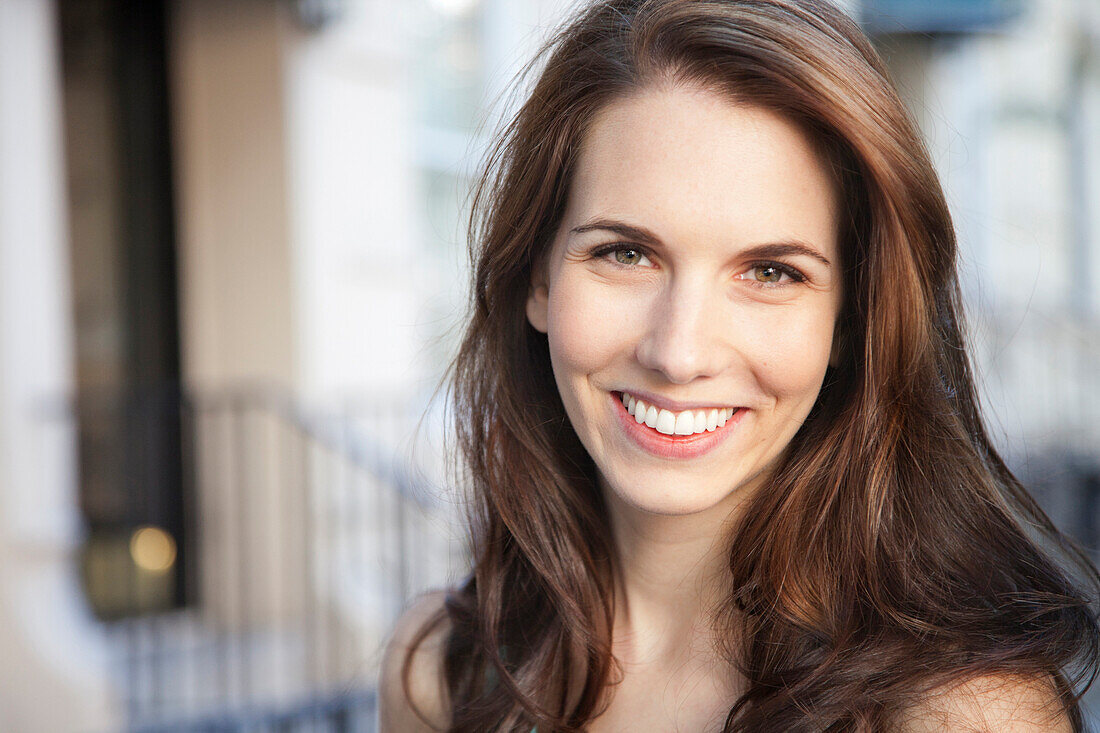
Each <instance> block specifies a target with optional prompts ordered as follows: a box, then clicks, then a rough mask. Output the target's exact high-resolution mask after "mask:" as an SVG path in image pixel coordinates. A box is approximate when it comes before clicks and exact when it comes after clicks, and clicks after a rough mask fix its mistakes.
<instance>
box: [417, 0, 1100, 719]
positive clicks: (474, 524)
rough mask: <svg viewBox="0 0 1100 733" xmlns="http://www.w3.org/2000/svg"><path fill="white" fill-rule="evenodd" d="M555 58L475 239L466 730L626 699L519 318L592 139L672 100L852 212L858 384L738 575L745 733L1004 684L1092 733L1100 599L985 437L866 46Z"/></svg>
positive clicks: (792, 7) (852, 331)
mask: <svg viewBox="0 0 1100 733" xmlns="http://www.w3.org/2000/svg"><path fill="white" fill-rule="evenodd" d="M541 58H545V66H544V67H543V69H542V71H541V74H540V75H539V77H538V80H537V83H536V84H535V85H534V87H533V90H532V91H531V93H530V96H529V98H528V99H527V100H526V102H525V104H523V106H522V107H521V108H520V109H519V111H518V113H517V114H516V115H515V117H514V118H513V119H512V120H511V122H510V123H509V124H508V126H507V127H506V129H505V130H504V132H503V134H502V135H501V136H500V137H499V138H498V143H497V145H496V147H495V148H494V149H493V151H492V153H491V155H490V158H489V160H488V163H487V168H486V172H485V174H484V176H483V178H482V179H481V181H480V184H479V186H478V187H477V189H476V193H475V197H474V211H473V215H472V217H471V237H470V240H471V242H472V243H473V248H474V250H473V252H472V257H473V265H474V283H473V304H472V307H473V312H472V315H471V319H470V321H469V325H468V330H467V331H466V333H465V338H464V340H463V342H462V345H461V348H460V351H459V354H458V356H457V358H456V361H455V363H454V367H453V375H452V377H453V381H452V390H453V393H452V396H453V398H454V405H455V409H456V418H457V421H456V422H457V433H456V437H457V440H458V447H459V448H460V451H461V454H462V456H463V458H464V462H463V463H464V468H465V472H466V476H465V479H466V480H467V483H468V486H469V489H470V491H471V492H472V497H471V503H470V516H469V523H470V532H471V536H470V541H471V551H472V557H473V569H472V573H471V575H470V576H469V578H468V579H467V580H466V581H465V582H464V583H463V584H462V585H461V586H460V587H458V588H456V589H454V590H452V591H451V592H450V593H449V594H448V597H447V600H446V603H445V610H444V612H443V614H442V615H441V616H440V617H439V618H437V619H436V621H437V622H438V621H440V620H442V618H443V616H445V617H446V618H447V620H448V621H449V631H448V632H447V634H448V635H447V639H446V652H445V655H444V674H445V678H446V679H445V681H446V687H447V689H448V691H449V704H450V716H451V730H453V731H471V732H472V731H489V730H499V731H521V732H522V733H527V731H530V730H531V728H532V726H534V725H537V726H538V727H539V729H540V730H555V731H559V730H560V731H575V730H580V729H581V728H582V727H583V726H584V725H585V723H586V722H588V721H591V720H592V719H593V718H594V717H595V716H596V715H598V714H599V712H600V710H601V709H602V708H601V706H602V705H603V704H604V702H605V700H606V692H607V689H608V687H609V686H611V685H613V684H614V682H615V680H616V679H617V675H618V674H619V670H618V668H617V666H616V664H615V661H614V658H613V656H612V653H611V638H610V636H611V619H612V618H613V615H612V614H613V604H614V598H613V594H612V573H613V567H614V564H615V556H614V548H613V546H612V543H611V539H610V537H611V532H610V526H609V522H608V517H607V513H606V511H605V507H604V505H603V500H602V498H601V494H600V491H599V489H598V488H597V484H596V470H595V467H594V465H593V462H592V459H591V458H590V457H589V456H588V455H587V453H586V452H585V450H584V448H583V447H582V446H581V444H580V442H579V440H578V438H577V436H576V434H575V433H574V432H573V430H572V428H571V426H570V424H569V421H568V419H567V417H566V414H565V410H564V407H563V405H562V402H561V399H560V397H559V395H558V392H557V389H556V387H555V383H554V379H553V374H552V371H551V366H550V358H549V351H548V345H547V340H546V336H545V335H544V334H541V333H539V332H537V331H536V330H534V329H533V328H532V327H531V326H530V325H529V324H528V323H527V320H526V317H525V301H526V298H527V295H528V291H529V288H530V283H531V275H532V268H533V267H535V266H536V264H537V263H538V262H539V261H540V258H542V257H544V256H545V253H546V251H547V249H548V247H549V245H550V242H551V241H552V239H553V237H554V234H555V231H556V228H557V226H558V224H559V221H560V219H561V216H562V214H563V209H564V205H565V201H566V196H567V193H568V187H569V183H570V178H571V174H572V171H573V168H574V166H575V162H576V159H577V154H578V149H579V147H580V144H581V141H582V139H583V138H584V135H585V131H586V128H587V126H588V125H589V124H590V123H591V120H592V119H593V117H594V115H595V113H596V112H597V111H598V110H600V109H601V108H602V107H604V106H605V105H607V104H608V103H610V102H611V101H613V100H615V99H618V98H622V97H624V96H626V95H629V94H632V93H636V92H638V91H639V90H641V89H644V88H646V87H647V85H649V84H652V83H654V82H656V81H667V80H672V81H682V82H685V83H694V84H701V85H704V86H705V88H707V89H711V90H714V91H716V92H719V93H721V94H723V95H725V96H726V97H727V98H728V99H729V100H731V101H732V102H734V103H740V104H747V105H753V106H756V107H760V108H764V109H767V110H770V111H772V112H775V113H777V114H779V115H781V116H782V117H784V118H785V119H788V120H790V121H792V122H794V123H795V124H797V125H799V126H800V127H801V128H802V129H803V130H804V131H805V132H806V133H807V134H808V135H809V136H810V137H811V139H813V140H814V141H815V142H816V144H817V145H818V147H819V149H820V150H821V152H822V154H823V156H824V157H825V158H826V159H827V160H828V161H829V162H830V163H831V164H832V167H833V169H834V170H835V171H836V174H837V176H836V177H837V180H838V186H839V187H840V190H841V194H842V195H841V199H842V202H843V205H844V212H843V214H844V220H845V226H844V231H843V232H842V239H841V251H842V259H843V261H844V263H845V275H844V277H845V282H844V292H845V293H846V296H845V297H846V300H845V303H844V304H843V307H842V313H841V320H840V328H841V337H842V345H843V348H842V350H841V356H840V362H839V364H838V365H837V366H836V367H835V368H831V369H830V371H829V372H828V374H827V375H826V379H825V383H824V385H823V386H822V389H821V392H820V394H819V396H818V400H817V403H816V404H815V406H814V408H813V410H812V411H811V413H810V415H809V417H808V418H807V420H806V421H805V423H804V425H803V426H802V428H801V429H800V431H799V432H798V434H797V435H796V436H795V438H794V439H793V441H792V443H791V445H790V446H789V449H788V450H787V451H785V453H784V454H783V457H782V459H781V462H780V464H779V465H778V467H777V469H776V471H775V473H774V475H773V477H772V480H771V481H770V483H769V485H767V486H765V487H762V489H761V490H760V491H759V492H757V493H756V494H755V495H754V496H753V497H752V499H751V501H752V506H751V507H750V509H749V510H747V511H745V512H744V514H743V519H742V520H741V522H740V524H739V525H738V526H737V528H736V537H737V542H736V543H735V547H736V549H731V550H730V552H729V571H730V576H729V581H730V585H729V587H730V589H731V590H730V594H729V597H728V602H727V603H726V604H725V606H724V610H723V619H724V621H725V622H726V623H725V626H724V628H727V629H728V631H729V634H728V636H727V638H728V639H729V642H728V644H726V646H727V647H728V648H726V649H725V651H726V653H727V654H728V657H729V659H730V661H731V662H732V663H733V664H736V665H737V668H738V669H740V670H741V671H742V672H743V674H744V675H745V677H746V679H747V689H745V691H744V693H743V694H742V695H741V696H740V697H739V698H738V699H736V700H730V711H729V715H728V717H727V719H726V722H725V730H726V731H759V730H783V731H822V730H827V731H870V730H882V729H884V728H888V727H891V726H892V725H894V724H895V723H896V722H897V721H896V716H897V715H898V713H899V711H901V710H903V709H905V708H906V707H907V706H908V705H910V704H911V703H912V702H913V700H914V699H919V696H920V695H922V694H925V693H928V692H930V691H932V690H934V689H937V688H940V687H941V686H944V685H947V684H950V683H953V682H963V681H966V680H968V679H970V678H975V677H978V676H982V675H987V674H1005V673H1008V674H1012V675H1024V676H1032V675H1034V676H1044V677H1046V678H1049V679H1052V680H1054V683H1055V686H1056V688H1057V690H1058V692H1059V695H1060V700H1061V703H1062V705H1063V706H1064V709H1065V711H1066V712H1067V714H1068V715H1069V717H1070V720H1071V722H1072V723H1073V724H1074V725H1075V727H1076V728H1077V729H1080V728H1081V727H1082V717H1081V713H1080V710H1079V705H1078V696H1079V694H1080V692H1081V691H1082V689H1083V688H1087V686H1088V684H1090V683H1091V681H1092V678H1093V677H1095V676H1096V670H1097V665H1098V655H1100V649H1098V644H1100V641H1098V639H1100V635H1098V623H1097V616H1096V612H1095V609H1094V607H1093V606H1092V605H1090V603H1091V601H1090V598H1091V594H1094V593H1095V592H1096V590H1097V589H1098V588H1100V576H1098V574H1097V571H1096V569H1095V567H1093V566H1092V565H1091V563H1090V562H1089V560H1088V558H1087V556H1086V555H1085V554H1084V553H1083V552H1081V551H1080V550H1079V549H1078V548H1077V547H1076V546H1075V545H1074V544H1073V543H1072V542H1070V541H1069V540H1068V539H1066V538H1065V537H1063V536H1062V535H1061V534H1060V533H1059V532H1058V530H1057V529H1056V528H1055V527H1054V526H1053V525H1052V523H1051V522H1050V520H1049V519H1048V518H1047V517H1046V516H1045V515H1044V513H1043V512H1042V511H1041V510H1040V508H1039V507H1038V506H1037V505H1036V504H1035V502H1034V501H1033V500H1032V499H1031V497H1030V496H1029V495H1028V493H1027V492H1026V490H1025V489H1024V488H1023V487H1022V486H1021V485H1020V483H1019V482H1018V481H1017V480H1016V478H1015V477H1014V476H1013V475H1012V474H1011V472H1010V471H1009V470H1008V469H1007V468H1006V466H1005V463H1004V462H1003V461H1002V459H1001V458H1000V456H999V455H998V454H997V452H996V450H995V449H994V448H993V446H992V445H991V442H990V440H989V438H988V436H987V433H986V430H985V428H984V427H983V424H982V420H981V417H980V414H979V408H978V402H977V397H976V394H975V389H974V385H973V381H972V378H971V372H970V367H969V365H968V360H967V355H966V351H965V348H964V338H963V333H962V325H961V322H960V319H961V311H962V308H961V299H960V293H959V286H958V282H957V277H956V269H955V258H956V242H955V235H954V231H953V227H952V224H951V219H950V215H949V213H948V209H947V205H946V203H945V201H944V197H943V193H942V191H941V188H940V185H939V182H938V180H937V177H936V174H935V172H934V170H933V167H932V164H931V162H930V160H929V156H928V154H927V152H926V151H925V149H924V147H923V145H922V143H921V140H920V138H919V136H918V134H917V132H916V130H915V127H914V125H913V123H912V121H911V118H910V117H909V115H908V114H907V112H906V110H905V108H904V106H903V104H902V103H901V101H900V100H899V98H898V96H897V94H896V92H895V90H894V88H893V85H892V83H891V81H890V80H889V77H888V74H887V71H886V69H885V66H884V64H883V63H882V61H881V59H880V58H879V56H878V55H877V53H876V52H875V51H874V49H873V48H872V47H871V45H870V43H869V42H868V40H867V39H866V37H865V36H864V35H863V34H862V32H861V31H860V30H859V28H858V27H857V26H856V25H855V24H854V23H853V22H852V21H851V20H850V19H849V18H848V17H847V16H845V15H844V14H843V13H841V12H840V11H838V10H837V9H836V8H835V7H833V6H832V5H831V4H829V3H828V2H826V1H825V0H602V1H600V2H596V3H593V4H591V5H590V6H588V7H586V8H584V9H582V10H581V11H580V12H579V14H577V15H576V16H575V17H574V18H573V19H572V20H571V21H570V22H569V23H568V24H567V25H566V26H565V27H564V29H563V30H561V31H560V32H559V33H558V34H557V35H556V36H555V37H554V38H553V39H552V40H551V41H550V43H549V44H548V45H547V47H546V48H545V49H544V53H543V54H542V56H541ZM1025 528H1026V529H1025ZM727 616H728V617H727ZM429 628H430V627H426V628H425V629H424V630H423V631H422V632H421V637H420V638H421V639H422V638H423V637H424V635H426V633H427V632H428V629H429ZM734 639H737V642H736V643H735V642H734V641H733V640H734ZM407 670H408V663H407V662H406V672H407Z"/></svg>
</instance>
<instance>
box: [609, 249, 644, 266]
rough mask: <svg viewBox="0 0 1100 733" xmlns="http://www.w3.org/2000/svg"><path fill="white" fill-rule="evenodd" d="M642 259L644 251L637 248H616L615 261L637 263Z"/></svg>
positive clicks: (621, 263) (624, 263)
mask: <svg viewBox="0 0 1100 733" xmlns="http://www.w3.org/2000/svg"><path fill="white" fill-rule="evenodd" d="M641 259H642V253H641V252H639V251H638V250H636V249H617V250H615V261H616V262H618V263H619V264H620V265H636V264H638V263H639V262H640V261H641Z"/></svg>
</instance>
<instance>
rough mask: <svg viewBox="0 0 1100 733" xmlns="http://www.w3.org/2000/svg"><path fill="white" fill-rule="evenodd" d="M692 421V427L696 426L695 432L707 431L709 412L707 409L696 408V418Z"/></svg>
mask: <svg viewBox="0 0 1100 733" xmlns="http://www.w3.org/2000/svg"><path fill="white" fill-rule="evenodd" d="M692 422H693V423H694V425H692V427H693V428H695V429H694V430H693V431H692V432H693V433H705V432H707V413H706V411H705V410H696V411H695V419H694V420H692Z"/></svg>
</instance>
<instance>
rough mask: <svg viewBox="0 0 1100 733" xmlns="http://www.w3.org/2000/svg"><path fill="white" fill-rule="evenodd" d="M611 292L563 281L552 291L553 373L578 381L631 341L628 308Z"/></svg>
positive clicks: (559, 376)
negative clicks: (627, 341)
mask: <svg viewBox="0 0 1100 733" xmlns="http://www.w3.org/2000/svg"><path fill="white" fill-rule="evenodd" d="M625 305H627V304H624V303H623V299H622V298H616V297H612V294H611V289H610V288H602V287H600V286H599V285H598V284H592V283H588V284H586V285H583V286H582V284H581V283H578V282H575V281H573V280H572V279H570V278H567V277H563V278H562V279H560V280H559V281H558V282H557V283H555V285H554V287H552V288H551V290H550V299H549V303H548V308H549V311H548V323H547V337H548V339H549V343H550V354H551V357H552V359H553V361H554V371H555V374H558V372H559V371H568V372H569V374H568V375H566V374H558V381H559V382H560V381H561V380H562V377H566V376H568V377H577V376H580V375H582V374H584V373H588V372H591V371H595V370H597V369H599V368H600V367H601V366H603V365H605V364H607V363H608V362H609V361H611V360H612V359H614V357H615V355H616V354H617V353H619V351H621V346H622V344H623V343H624V342H625V341H626V339H627V338H628V334H627V329H628V326H629V323H630V312H629V308H627V307H625Z"/></svg>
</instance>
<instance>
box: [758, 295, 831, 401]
mask: <svg viewBox="0 0 1100 733" xmlns="http://www.w3.org/2000/svg"><path fill="white" fill-rule="evenodd" d="M833 321H834V318H833V316H832V315H831V314H825V315H822V314H818V313H791V314H789V315H787V316H786V317H784V318H781V319H777V320H776V322H774V323H771V324H769V325H768V326H767V327H764V328H759V329H756V330H755V332H754V333H753V334H751V335H749V336H748V337H747V338H746V340H745V344H746V350H747V352H748V355H749V361H750V362H751V363H752V364H753V365H754V371H755V372H756V379H757V381H758V383H759V384H760V385H761V386H762V387H763V388H764V390H765V391H766V392H767V393H768V394H769V395H771V397H772V398H773V399H775V400H776V402H777V403H779V402H784V403H786V405H787V406H788V407H789V408H792V409H793V408H795V407H796V406H799V405H801V406H803V407H804V408H805V409H806V410H807V411H808V410H809V408H810V407H811V406H812V405H813V402H814V400H816V399H817V394H818V392H819V391H820V389H821V382H822V379H823V378H824V376H825V369H826V367H827V366H828V364H829V353H830V351H831V349H832V343H833Z"/></svg>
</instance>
